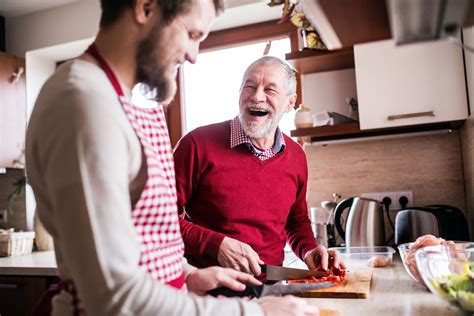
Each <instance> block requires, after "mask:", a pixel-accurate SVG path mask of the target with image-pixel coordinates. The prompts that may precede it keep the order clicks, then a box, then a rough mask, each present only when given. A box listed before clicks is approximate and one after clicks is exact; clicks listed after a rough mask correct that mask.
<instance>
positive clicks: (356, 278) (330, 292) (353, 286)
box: [293, 269, 372, 298]
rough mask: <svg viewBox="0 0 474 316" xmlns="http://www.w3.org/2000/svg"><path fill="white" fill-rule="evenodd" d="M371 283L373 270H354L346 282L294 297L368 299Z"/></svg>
mask: <svg viewBox="0 0 474 316" xmlns="http://www.w3.org/2000/svg"><path fill="white" fill-rule="evenodd" d="M371 282H372V270H368V269H365V270H354V271H350V272H348V273H347V275H346V278H345V279H344V281H342V282H341V284H339V285H337V286H333V287H330V288H327V289H321V290H313V291H305V292H302V293H297V294H293V295H295V296H299V297H325V298H368V297H369V292H370V284H371Z"/></svg>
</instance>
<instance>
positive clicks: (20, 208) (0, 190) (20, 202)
mask: <svg viewBox="0 0 474 316" xmlns="http://www.w3.org/2000/svg"><path fill="white" fill-rule="evenodd" d="M24 173H25V171H24V170H23V169H7V173H1V174H0V210H4V209H6V208H7V198H8V195H10V193H12V192H13V191H14V190H15V186H14V183H15V182H16V181H17V180H18V179H20V178H21V177H22V176H23V175H24ZM12 208H13V211H12V212H8V214H7V224H6V225H4V224H0V227H4V228H10V227H13V228H15V229H16V230H26V206H25V195H22V196H20V197H18V198H17V199H16V200H15V202H14V203H13V206H12Z"/></svg>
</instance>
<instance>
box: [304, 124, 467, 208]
mask: <svg viewBox="0 0 474 316" xmlns="http://www.w3.org/2000/svg"><path fill="white" fill-rule="evenodd" d="M472 121H474V120H472ZM472 121H471V122H472ZM471 135H472V134H471ZM472 144H473V142H472V138H471V154H472V152H473V145H472ZM305 151H306V152H307V156H308V168H309V181H308V206H319V205H320V203H321V201H324V200H330V199H332V193H333V192H338V193H339V194H341V195H342V197H343V198H345V197H349V196H358V195H360V194H361V193H364V192H384V191H387V192H389V191H407V190H409V191H412V192H413V196H414V202H415V205H417V206H423V205H428V204H448V205H452V206H455V207H458V208H460V209H461V210H463V211H464V212H465V211H466V195H465V189H464V174H463V160H462V153H461V140H460V132H459V131H454V132H452V133H450V134H445V135H430V136H416V137H408V138H396V139H387V140H375V141H365V142H358V143H345V144H333V145H328V146H325V147H321V146H311V145H310V146H306V147H305ZM473 156H474V155H473ZM473 156H471V159H470V161H471V167H472V161H473V159H472V157H473ZM473 170H474V168H473V169H472V170H471V171H470V174H471V181H472V173H473ZM471 188H472V184H471ZM471 192H472V189H471ZM471 196H472V195H471ZM470 203H472V198H471V202H470ZM471 209H472V207H471Z"/></svg>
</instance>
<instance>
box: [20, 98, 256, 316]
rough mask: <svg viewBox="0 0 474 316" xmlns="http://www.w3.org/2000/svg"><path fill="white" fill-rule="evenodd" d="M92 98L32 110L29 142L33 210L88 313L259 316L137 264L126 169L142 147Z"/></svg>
mask: <svg viewBox="0 0 474 316" xmlns="http://www.w3.org/2000/svg"><path fill="white" fill-rule="evenodd" d="M90 97H93V96H87V98H84V99H83V100H81V102H78V104H74V100H71V96H70V95H69V94H67V95H64V96H62V98H56V99H55V102H56V103H57V104H55V105H57V107H56V108H49V109H48V110H50V111H43V115H41V114H38V113H33V116H32V120H31V122H30V125H29V129H28V137H27V148H28V151H27V156H28V158H27V161H28V162H27V163H28V166H29V170H30V171H31V174H30V176H31V183H32V186H33V189H34V191H35V195H36V198H37V201H38V204H37V209H38V211H39V214H40V215H42V216H41V219H42V220H43V221H44V223H45V226H46V227H47V228H48V230H49V231H50V232H51V233H52V235H53V237H54V242H55V248H56V251H57V252H58V254H59V257H60V258H61V260H60V261H58V266H59V268H60V271H61V276H62V277H66V278H68V279H72V280H74V283H75V286H76V288H77V292H78V295H79V298H80V300H81V304H82V305H83V306H84V307H85V309H86V311H87V314H88V315H101V316H108V315H170V316H171V315H235V316H237V315H239V316H240V315H242V314H245V313H248V314H247V315H253V313H257V314H258V315H260V314H261V310H260V307H259V306H258V305H257V304H255V303H251V302H243V301H240V300H230V299H228V300H221V299H214V298H210V297H198V296H195V295H189V294H186V293H184V292H181V291H178V290H177V289H174V288H172V287H169V286H167V285H164V284H161V283H159V282H157V281H156V280H155V279H154V278H152V277H151V276H150V275H149V274H147V273H146V271H144V270H143V269H141V268H140V267H139V265H138V261H139V256H140V248H139V245H138V243H137V238H136V232H135V229H134V227H133V223H132V220H131V219H130V213H131V207H130V205H131V203H130V198H129V197H130V195H129V175H128V174H127V170H129V169H130V165H129V162H130V161H129V159H130V157H131V156H133V155H134V154H133V153H135V154H136V153H137V152H138V155H140V149H139V146H134V147H133V149H134V151H133V153H132V152H130V151H129V149H130V148H129V145H130V143H128V142H127V141H126V140H127V139H130V138H129V137H130V135H129V134H128V132H126V131H125V130H123V129H122V128H121V127H120V126H119V125H120V124H117V122H116V121H115V120H114V118H112V117H111V115H110V113H109V112H107V111H100V110H98V109H100V105H101V104H99V103H98V102H95V103H93V104H90V103H91V101H88V100H90ZM64 98H66V99H67V100H68V103H62V102H63V101H62V100H63V99H64ZM95 98H96V99H97V96H96V97H95ZM102 101H103V100H102ZM105 101H107V100H105ZM49 102H50V101H48V103H49ZM61 103H62V104H61ZM84 103H85V104H84ZM88 103H89V105H90V106H86V105H87V104H88ZM113 104H114V105H115V106H120V105H118V104H115V103H113ZM37 106H38V105H37ZM132 143H133V142H132ZM135 144H136V142H135ZM135 149H137V150H138V151H135ZM134 156H136V155H134ZM61 295H66V294H65V293H64V292H62V294H61Z"/></svg>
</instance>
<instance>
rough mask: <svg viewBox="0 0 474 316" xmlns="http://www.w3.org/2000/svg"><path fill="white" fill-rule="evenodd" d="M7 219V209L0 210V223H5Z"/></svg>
mask: <svg viewBox="0 0 474 316" xmlns="http://www.w3.org/2000/svg"><path fill="white" fill-rule="evenodd" d="M7 219H8V210H0V224H6V223H7Z"/></svg>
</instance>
